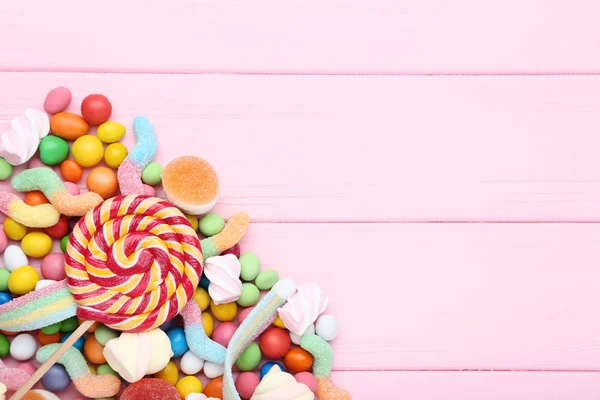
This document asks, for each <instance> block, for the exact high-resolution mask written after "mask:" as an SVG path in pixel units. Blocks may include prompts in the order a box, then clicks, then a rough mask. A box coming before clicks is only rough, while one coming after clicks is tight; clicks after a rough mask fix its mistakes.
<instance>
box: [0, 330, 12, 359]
mask: <svg viewBox="0 0 600 400" xmlns="http://www.w3.org/2000/svg"><path fill="white" fill-rule="evenodd" d="M9 351H10V342H9V341H8V338H7V337H6V335H4V334H3V333H2V332H0V357H6V356H7V355H8V353H9Z"/></svg>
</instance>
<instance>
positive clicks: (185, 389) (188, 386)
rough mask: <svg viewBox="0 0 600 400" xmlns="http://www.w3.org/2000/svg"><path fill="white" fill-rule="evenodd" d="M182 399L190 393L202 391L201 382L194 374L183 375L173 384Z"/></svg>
mask: <svg viewBox="0 0 600 400" xmlns="http://www.w3.org/2000/svg"><path fill="white" fill-rule="evenodd" d="M175 389H177V391H178V392H179V395H180V396H181V398H182V399H185V396H187V395H188V394H190V393H202V382H200V379H198V378H196V377H195V376H184V377H183V378H181V379H180V380H179V381H178V382H177V384H176V385H175Z"/></svg>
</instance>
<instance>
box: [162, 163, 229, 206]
mask: <svg viewBox="0 0 600 400" xmlns="http://www.w3.org/2000/svg"><path fill="white" fill-rule="evenodd" d="M162 184H163V188H164V190H165V194H166V195H167V198H168V199H169V201H170V202H171V203H173V204H175V205H176V206H177V207H179V208H180V209H181V210H183V211H185V212H186V213H188V214H191V215H199V214H204V213H206V212H208V211H209V210H210V209H211V208H213V207H214V205H215V203H216V202H217V197H218V196H219V179H218V178H217V174H216V172H215V170H214V169H213V167H212V166H211V165H210V164H209V163H208V162H206V161H205V160H203V159H202V158H200V157H193V156H186V157H179V158H176V159H174V160H173V161H171V162H170V163H168V164H167V166H166V167H165V169H164V171H163V173H162Z"/></svg>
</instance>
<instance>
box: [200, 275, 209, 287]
mask: <svg viewBox="0 0 600 400" xmlns="http://www.w3.org/2000/svg"><path fill="white" fill-rule="evenodd" d="M208 285H210V281H209V280H208V278H207V277H206V275H204V274H202V277H200V285H199V286H200V287H201V288H202V289H204V290H208Z"/></svg>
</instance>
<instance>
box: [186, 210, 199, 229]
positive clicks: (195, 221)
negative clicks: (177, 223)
mask: <svg viewBox="0 0 600 400" xmlns="http://www.w3.org/2000/svg"><path fill="white" fill-rule="evenodd" d="M183 215H185V217H186V218H187V220H188V221H190V224H192V228H194V230H195V231H197V230H198V218H197V217H196V216H195V215H189V214H185V213H184V214H183Z"/></svg>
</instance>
